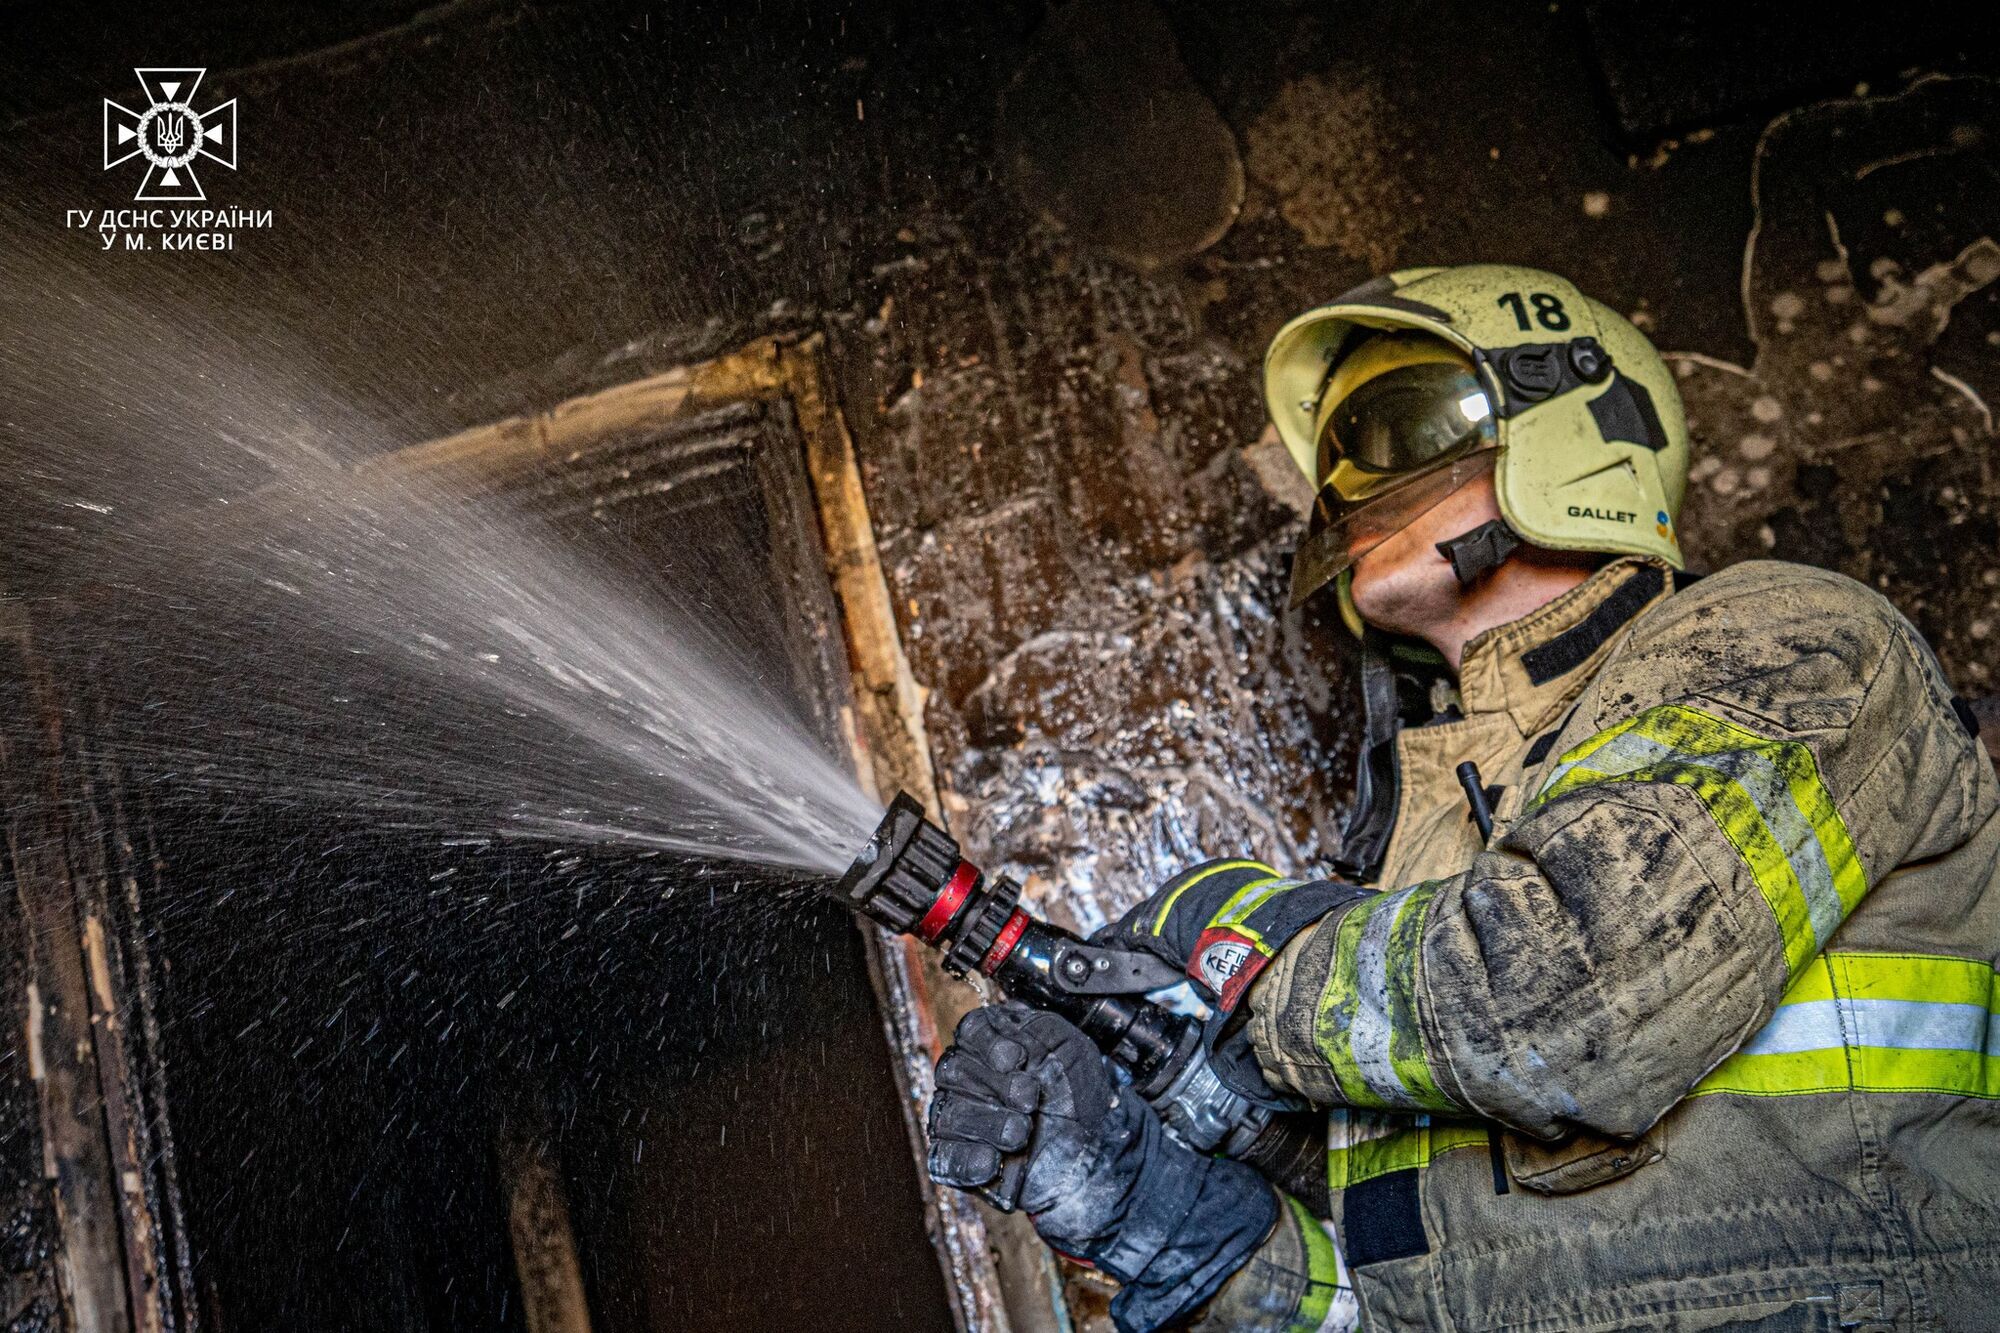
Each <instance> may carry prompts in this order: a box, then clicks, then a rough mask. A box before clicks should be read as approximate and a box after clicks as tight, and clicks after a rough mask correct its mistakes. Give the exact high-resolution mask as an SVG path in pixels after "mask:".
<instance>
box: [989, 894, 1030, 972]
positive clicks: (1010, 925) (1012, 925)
mask: <svg viewBox="0 0 2000 1333" xmlns="http://www.w3.org/2000/svg"><path fill="white" fill-rule="evenodd" d="M1027 928H1028V914H1027V913H1026V912H1024V911H1022V910H1021V909H1020V908H1018V907H1017V908H1015V909H1014V915H1012V916H1010V917H1008V918H1007V924H1006V925H1004V926H1002V927H1000V934H999V935H998V936H997V937H996V938H995V939H994V941H993V947H992V948H990V949H988V950H987V951H986V957H985V958H984V959H982V960H981V961H980V964H979V970H980V971H981V972H984V973H985V974H986V975H987V976H989V977H990V976H992V975H993V970H994V969H995V968H997V967H999V966H1000V964H1002V963H1004V962H1006V961H1007V955H1008V954H1010V953H1012V952H1014V946H1015V945H1016V944H1019V943H1020V942H1021V932H1022V931H1024V930H1026V929H1027Z"/></svg>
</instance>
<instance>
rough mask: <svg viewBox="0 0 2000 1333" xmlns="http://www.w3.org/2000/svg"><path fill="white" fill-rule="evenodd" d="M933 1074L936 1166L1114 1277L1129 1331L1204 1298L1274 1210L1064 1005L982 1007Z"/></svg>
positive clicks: (1253, 1243) (1251, 1176)
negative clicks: (1180, 1131) (1174, 1119)
mask: <svg viewBox="0 0 2000 1333" xmlns="http://www.w3.org/2000/svg"><path fill="white" fill-rule="evenodd" d="M937 1087H938V1091H937V1096H936V1098H935V1099H934V1100H933V1101H932V1102H931V1114H930V1135H931V1151H930V1174H931V1179H933V1180H935V1181H937V1182H938V1183H939V1184H941V1185H952V1186H955V1187H957V1188H959V1189H969V1190H975V1191H978V1192H979V1193H980V1194H981V1195H983V1196H984V1197H986V1198H987V1199H989V1200H990V1201H992V1202H994V1203H995V1204H997V1205H998V1206H1000V1207H1002V1208H1008V1209H1011V1208H1013V1207H1016V1206H1019V1207H1023V1208H1026V1209H1027V1210H1028V1214H1029V1216H1030V1217H1032V1218H1033V1220H1034V1223H1035V1230H1036V1231H1037V1232H1038V1233H1039V1234H1040V1235H1041V1237H1042V1239H1043V1240H1045V1241H1047V1242H1048V1243H1049V1244H1050V1245H1052V1246H1054V1247H1055V1248H1056V1249H1058V1250H1060V1251H1062V1252H1063V1253H1065V1254H1068V1255H1071V1256H1074V1257H1075V1258H1078V1259H1083V1260H1087V1261H1088V1262H1090V1263H1092V1264H1094V1265H1095V1266H1096V1267H1097V1268H1099V1269H1101V1270H1102V1271H1104V1272H1106V1273H1109V1274H1110V1275H1111V1276H1112V1277H1115V1278H1117V1279H1118V1281H1119V1282H1120V1283H1121V1284H1123V1286H1122V1290H1120V1291H1119V1293H1118V1295H1117V1297H1116V1298H1115V1299H1114V1300H1113V1301H1112V1302H1111V1314H1112V1318H1113V1319H1115V1320H1116V1321H1117V1324H1118V1327H1119V1328H1120V1329H1122V1330H1127V1331H1128V1333H1129V1331H1130V1330H1137V1329H1153V1328H1159V1327H1161V1326H1162V1325H1164V1324H1167V1323H1169V1322H1171V1321H1172V1320H1174V1319H1177V1318H1180V1317H1181V1316H1183V1315H1185V1314H1187V1313H1188V1312H1189V1311H1192V1310H1193V1309H1194V1308H1195V1307H1196V1306H1198V1305H1200V1304H1201V1303H1202V1302H1203V1301H1205V1300H1207V1299H1208V1298H1209V1296H1211V1295H1212V1294H1214V1292H1215V1289H1216V1288H1217V1287H1219V1286H1221V1285H1222V1283H1223V1280H1224V1279H1225V1278H1227V1277H1228V1276H1229V1275H1230V1274H1231V1273H1233V1272H1235V1271H1236V1269H1237V1268H1238V1267H1239V1266H1241V1264H1242V1263H1243V1262H1244V1260H1245V1259H1247V1258H1248V1257H1249V1255H1250V1252H1251V1251H1252V1250H1254V1249H1255V1248H1256V1247H1257V1246H1258V1245H1259V1244H1260V1243H1261V1242H1262V1241H1263V1239H1264V1237H1265V1236H1266V1235H1267V1234H1269V1232H1270V1230H1271V1227H1272V1225H1273V1224H1274V1223H1275V1222H1276V1221H1277V1217H1278V1199H1277V1195H1276V1194H1275V1192H1273V1190H1272V1189H1271V1187H1270V1186H1269V1185H1268V1184H1266V1183H1265V1182H1264V1180H1263V1178H1262V1177H1260V1176H1259V1175H1258V1174H1257V1173H1256V1172H1255V1171H1252V1170H1251V1169H1250V1168H1249V1167H1247V1166H1244V1165H1243V1164H1242V1163H1240V1162H1232V1161H1229V1160H1227V1159H1225V1158H1216V1157H1208V1156H1204V1155H1203V1154H1201V1153H1197V1152H1195V1151H1194V1150H1193V1149H1192V1148H1189V1147H1187V1146H1186V1145H1185V1144H1183V1143H1181V1142H1180V1140H1178V1139H1176V1138H1174V1137H1172V1136H1171V1135H1169V1134H1168V1133H1167V1132H1166V1129H1165V1127H1164V1126H1163V1125H1162V1124H1161V1123H1160V1118H1159V1116H1158V1115H1156V1114H1155V1113H1154V1111H1153V1108H1152V1107H1150V1106H1148V1105H1146V1103H1145V1102H1144V1101H1142V1100H1140V1098H1139V1097H1138V1096H1136V1095H1135V1094H1134V1093H1133V1092H1132V1091H1131V1090H1130V1089H1129V1088H1121V1087H1120V1086H1119V1085H1118V1084H1117V1082H1116V1081H1115V1079H1114V1078H1113V1075H1112V1071H1111V1069H1110V1067H1109V1066H1108V1065H1107V1064H1106V1063H1105V1060H1104V1057H1103V1056H1102V1055H1101V1054H1099V1053H1098V1050H1097V1048H1096V1047H1095V1046H1093V1045H1092V1044H1091V1042H1090V1039H1089V1038H1088V1037H1086V1036H1084V1035H1083V1033H1081V1032H1079V1031H1077V1029H1076V1028H1075V1027H1073V1026H1072V1025H1071V1024H1070V1023H1069V1022H1068V1021H1067V1020H1065V1019H1063V1018H1060V1017H1058V1016H1056V1015H1055V1014H1048V1013H1042V1012H1039V1011H1037V1010H1033V1009H1029V1008H1027V1007H1026V1006H1024V1005H1020V1004H1012V1003H1010V1004H1006V1005H993V1006H988V1007H987V1008H984V1009H975V1010H973V1011H972V1012H971V1013H970V1014H967V1015H966V1016H965V1020H964V1021H963V1022H961V1023H960V1024H959V1025H958V1033H957V1036H956V1038H955V1042H954V1044H953V1046H952V1047H951V1049H950V1050H948V1051H946V1052H945V1053H944V1058H943V1059H941V1060H939V1061H938V1066H937Z"/></svg>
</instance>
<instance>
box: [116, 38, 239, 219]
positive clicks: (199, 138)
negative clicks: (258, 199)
mask: <svg viewBox="0 0 2000 1333" xmlns="http://www.w3.org/2000/svg"><path fill="white" fill-rule="evenodd" d="M207 72H208V71H206V70H203V69H195V68H187V69H166V68H159V67H152V66H147V67H144V68H141V69H136V70H134V71H133V73H134V74H136V75H137V76H138V78H139V86H140V88H141V89H143V90H144V91H145V94H146V105H145V107H144V109H142V110H136V111H135V110H133V109H132V108H131V107H128V106H122V105H120V104H119V103H117V102H114V101H112V100H111V99H110V98H108V97H107V98H105V99H104V169H105V170H106V171H109V170H110V169H111V168H113V167H115V166H117V165H118V164H119V163H121V162H125V161H128V160H129V159H131V158H135V157H143V158H145V160H146V176H145V179H144V180H142V181H140V182H139V189H138V192H137V193H136V194H134V195H133V196H132V197H133V198H134V199H139V200H159V201H162V202H181V201H189V200H195V199H205V198H207V196H206V195H205V194H204V193H203V192H202V188H201V182H200V181H198V180H196V179H195V167H196V166H197V165H198V164H199V159H201V158H207V159H208V160H209V161H211V162H215V163H219V164H221V165H222V166H225V167H228V168H229V169H230V170H231V171H234V170H235V169H236V99H235V98H233V97H232V98H230V99H229V100H228V101H227V102H224V103H223V104H222V105H221V106H218V107H215V108H214V109H213V110H209V111H201V110H198V109H197V108H196V106H195V90H196V89H197V88H199V87H200V86H201V81H202V76H203V75H204V74H206V73H207Z"/></svg>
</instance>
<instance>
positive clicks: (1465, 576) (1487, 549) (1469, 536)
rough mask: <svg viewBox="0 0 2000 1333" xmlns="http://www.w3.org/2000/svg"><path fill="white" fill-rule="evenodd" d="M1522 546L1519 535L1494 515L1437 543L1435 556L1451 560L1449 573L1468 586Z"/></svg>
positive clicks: (1461, 584)
mask: <svg viewBox="0 0 2000 1333" xmlns="http://www.w3.org/2000/svg"><path fill="white" fill-rule="evenodd" d="M1524 545H1526V543H1525V542H1524V541H1523V540H1522V539H1521V534H1519V533H1518V532H1515V531H1514V529H1512V528H1510V527H1508V526H1507V520H1506V519H1504V518H1496V519H1492V520H1490V521H1488V522H1485V523H1481V524H1480V525H1479V526H1478V527H1476V528H1474V529H1473V530H1472V531H1470V532H1462V533H1460V534H1459V535H1458V536H1456V537H1453V538H1452V539H1451V540H1450V541H1448V542H1439V543H1438V544H1437V549H1438V554H1439V555H1441V556H1443V557H1444V558H1445V559H1447V560H1449V561H1451V572H1452V573H1453V574H1454V575H1456V576H1457V578H1458V586H1459V587H1461V588H1470V587H1471V586H1472V585H1473V584H1475V583H1477V582H1479V580H1481V579H1483V578H1485V577H1486V576H1487V575H1488V574H1491V573H1492V572H1493V571H1494V570H1496V569H1498V568H1500V566H1502V565H1504V564H1506V563H1507V557H1509V556H1511V555H1513V554H1514V552H1516V551H1518V550H1520V549H1521V547H1522V546H1524Z"/></svg>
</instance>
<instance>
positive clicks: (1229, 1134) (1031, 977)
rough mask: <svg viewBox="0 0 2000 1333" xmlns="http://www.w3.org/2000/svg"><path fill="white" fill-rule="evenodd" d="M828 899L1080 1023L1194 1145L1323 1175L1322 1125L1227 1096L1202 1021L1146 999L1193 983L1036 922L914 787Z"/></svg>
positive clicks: (1134, 955) (1272, 1171) (1272, 1167)
mask: <svg viewBox="0 0 2000 1333" xmlns="http://www.w3.org/2000/svg"><path fill="white" fill-rule="evenodd" d="M829 892H830V893H831V894H832V895H833V896H834V897H836V898H838V899H839V900H840V901H841V902H842V903H845V904H846V905H847V906H848V907H849V908H852V909H853V910H854V911H856V912H859V913H861V914H862V915H863V916H866V917H868V918H869V919H870V920H872V921H876V922H879V923H880V924H881V925H883V926H886V927H888V928H889V929H890V930H893V931H897V932H900V933H902V934H905V935H912V936H915V937H916V938H917V939H919V940H922V941H923V942H924V943H925V944H928V945H930V946H931V947H932V948H934V949H937V950H938V951H939V952H941V953H942V954H943V955H944V960H943V961H944V966H945V968H946V970H948V971H950V972H952V973H953V974H955V975H958V976H964V975H966V974H967V973H969V972H973V971H975V970H976V971H978V972H980V973H982V974H984V975H986V976H988V977H991V978H992V979H993V980H994V981H995V982H997V983H998V984H999V986H1000V988H1001V989H1002V990H1004V991H1005V992H1006V993H1007V995H1008V996H1009V997H1010V998H1012V999H1016V1000H1019V1001H1021V1002H1022V1003H1024V1004H1029V1005H1033V1006H1034V1007H1036V1008H1038V1009H1046V1010H1049V1011H1050V1012H1053V1013H1057V1014H1061V1015H1062V1016H1063V1017H1064V1018H1067V1019H1068V1020H1069V1021H1070V1022H1072V1023H1074V1024H1076V1026H1077V1027H1079V1028H1081V1029H1082V1030H1083V1032H1084V1034H1085V1035H1087V1036H1088V1037H1089V1038H1090V1039H1091V1040H1092V1041H1093V1042H1095V1043H1096V1044H1097V1047H1098V1049H1099V1050H1101V1051H1103V1052H1104V1053H1105V1054H1106V1055H1107V1056H1109V1057H1110V1058H1111V1059H1112V1060H1113V1061H1115V1062H1116V1063H1118V1064H1119V1065H1120V1066H1122V1067H1123V1068H1124V1069H1125V1071H1126V1072H1127V1073H1128V1074H1129V1075H1130V1076H1131V1079H1132V1087H1133V1090H1134V1091H1136V1092H1137V1093H1138V1094H1139V1095H1140V1096H1141V1097H1143V1098H1145V1099H1146V1100H1147V1101H1148V1102H1150V1103H1151V1104H1152V1105H1153V1107H1154V1108H1155V1109H1156V1110H1158V1111H1159V1113H1160V1118H1161V1119H1162V1120H1164V1121H1165V1122H1166V1124H1167V1127H1168V1128H1169V1129H1170V1130H1172V1131H1173V1132H1174V1134H1176V1135H1177V1136H1178V1137H1180V1138H1181V1139H1183V1140H1184V1141H1186V1142H1187V1143H1188V1144H1189V1146H1191V1147H1194V1148H1199V1149H1201V1150H1203V1151H1206V1152H1220V1153H1224V1154H1226V1155H1228V1156H1230V1157H1235V1158H1239V1159H1241V1160H1244V1161H1247V1162H1249V1163H1250V1164H1251V1165H1253V1166H1255V1167H1257V1168H1258V1169H1259V1170H1260V1171H1262V1172H1263V1173H1264V1174H1265V1175H1266V1176H1269V1177H1271V1178H1272V1179H1274V1180H1277V1181H1278V1182H1279V1183H1280V1184H1291V1183H1293V1181H1292V1179H1291V1178H1292V1177H1293V1176H1294V1174H1295V1173H1297V1172H1300V1171H1303V1172H1305V1173H1306V1174H1307V1175H1308V1176H1317V1177H1319V1178H1321V1179H1323V1178H1324V1166H1323V1157H1322V1154H1321V1151H1320V1148H1319V1146H1318V1144H1317V1143H1315V1142H1313V1141H1312V1140H1313V1138H1314V1136H1313V1135H1312V1134H1311V1133H1310V1132H1308V1131H1307V1130H1305V1129H1304V1127H1303V1126H1304V1124H1306V1123H1309V1122H1313V1121H1316V1120H1317V1117H1311V1116H1307V1117H1301V1116H1297V1115H1287V1114H1282V1113H1273V1112H1272V1111H1271V1110H1269V1109H1268V1108H1266V1107H1263V1106H1259V1105H1257V1104H1255V1103H1253V1102H1251V1101H1249V1100H1248V1099H1246V1098H1245V1097H1243V1096H1241V1095H1240V1094H1239V1093H1237V1092H1235V1091H1234V1090H1232V1089H1231V1088H1229V1087H1228V1086H1227V1085H1226V1084H1224V1083H1223V1082H1222V1080H1221V1079H1219V1078H1217V1077H1216V1075H1215V1072H1214V1071H1213V1070H1212V1069H1211V1068H1210V1066H1209V1061H1208V1054H1207V1051H1206V1050H1205V1049H1204V1048H1203V1043H1202V1039H1201V1023H1200V1022H1199V1021H1198V1020H1196V1019H1194V1018H1192V1017H1190V1016H1188V1015H1186V1014H1178V1013H1175V1012H1174V1011H1172V1010H1170V1009H1167V1008H1165V1007H1164V1006H1161V1005H1158V1004H1154V1003H1153V1002H1151V1001H1150V1000H1147V999H1145V998H1144V996H1145V993H1146V992H1147V991H1153V990H1159V989H1162V988H1163V987H1167V986H1172V985H1175V984H1176V983H1178V982H1180V981H1182V980H1184V979H1185V978H1184V977H1183V976H1182V975H1181V973H1180V972H1179V971H1178V970H1177V969H1175V968H1174V967H1173V966H1172V965H1171V964H1168V963H1165V962H1162V961H1161V960H1160V959H1158V958H1155V957H1153V956H1152V955H1150V954H1145V953H1140V952H1137V951H1133V950H1126V949H1116V948H1100V947H1098V946H1095V945H1092V944H1089V943H1087V942H1085V941H1084V940H1080V939H1078V938H1077V937H1076V936H1075V935H1072V934H1071V933H1070V932H1068V931H1066V930H1064V929H1062V928H1061V927H1059V926H1052V925H1050V924H1049V923H1047V922H1045V921H1037V920H1036V919H1035V918H1033V917H1031V916H1029V915H1028V914H1027V912H1025V911H1023V910H1022V909H1021V907H1020V905H1019V903H1020V897H1021V890H1020V886H1019V885H1017V884H1015V883H1013V881H1011V880H1009V879H1006V878H1004V877H999V878H995V879H991V880H989V879H987V878H986V876H985V875H984V874H983V873H982V872H981V871H980V870H979V869H978V868H977V867H975V866H973V865H972V864H971V863H969V862H967V861H965V860H963V859H962V858H961V857H960V856H959V854H958V843H957V842H956V841H955V840H954V839H953V838H952V836H951V835H950V834H949V833H946V832H945V831H944V830H943V829H941V828H939V827H937V825H935V824H932V823H931V822H930V821H928V820H927V819H925V818H924V812H923V807H921V806H920V805H918V804H917V802H916V801H915V800H913V799H912V798H911V797H910V796H909V795H908V794H907V793H904V794H899V795H898V796H897V797H896V799H895V801H894V802H892V803H891V804H890V806H889V812H888V814H886V815H884V816H883V818H882V822H881V824H880V825H879V826H878V827H877V828H876V830H875V833H874V836H872V837H871V838H869V840H868V844H867V846H865V847H863V848H862V849H861V854H860V855H859V856H857V857H855V859H854V864H853V865H852V866H850V867H849V868H848V870H847V873H846V874H845V875H843V876H841V878H840V881H839V883H838V884H836V885H835V886H834V887H833V888H832V889H830V890H829Z"/></svg>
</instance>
